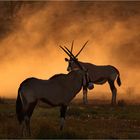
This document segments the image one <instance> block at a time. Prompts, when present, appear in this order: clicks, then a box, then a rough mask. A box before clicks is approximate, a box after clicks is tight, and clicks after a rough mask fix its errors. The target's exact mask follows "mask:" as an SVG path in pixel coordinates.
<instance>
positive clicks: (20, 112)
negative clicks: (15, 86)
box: [16, 90, 24, 124]
mask: <svg viewBox="0 0 140 140" xmlns="http://www.w3.org/2000/svg"><path fill="white" fill-rule="evenodd" d="M16 114H17V119H18V121H19V123H20V124H21V123H22V121H23V118H24V114H23V110H22V102H21V98H20V95H19V90H18V96H17V100H16Z"/></svg>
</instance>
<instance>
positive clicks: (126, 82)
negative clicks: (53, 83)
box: [0, 1, 140, 97]
mask: <svg viewBox="0 0 140 140" xmlns="http://www.w3.org/2000/svg"><path fill="white" fill-rule="evenodd" d="M0 31H1V32H0V77H1V78H0V96H4V97H16V95H17V89H18V86H19V84H20V83H21V82H22V81H23V80H24V79H26V78H28V77H33V76H34V77H38V78H43V79H48V78H49V77H51V76H52V75H54V74H56V73H67V71H66V67H67V64H66V62H65V61H64V58H65V57H66V55H65V54H64V52H62V50H60V48H59V47H58V46H59V45H62V46H63V45H66V46H68V47H70V46H71V42H72V40H75V44H74V53H76V52H77V51H78V50H79V49H80V48H81V46H82V45H83V44H84V43H85V42H86V41H87V40H89V43H88V45H87V46H86V48H85V49H84V50H83V52H82V53H81V54H80V56H79V60H81V61H87V62H91V63H94V64H97V65H101V64H102V65H108V64H110V65H114V66H116V67H117V68H118V69H119V70H120V73H121V79H122V86H121V87H120V88H118V92H119V94H124V95H125V96H127V92H128V91H133V93H132V97H134V96H135V97H137V96H138V95H139V87H140V84H139V79H140V73H139V68H140V59H139V56H140V2H78V1H77V2H0ZM92 92H94V93H95V94H94V96H99V94H96V92H110V90H109V88H108V85H107V84H106V85H104V86H95V90H94V91H92ZM102 96H110V94H103V95H102ZM129 97H130V95H129Z"/></svg>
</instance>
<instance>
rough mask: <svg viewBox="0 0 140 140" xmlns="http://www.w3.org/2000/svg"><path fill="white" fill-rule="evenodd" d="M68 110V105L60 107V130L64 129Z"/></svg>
mask: <svg viewBox="0 0 140 140" xmlns="http://www.w3.org/2000/svg"><path fill="white" fill-rule="evenodd" d="M66 111H67V106H66V105H61V108H60V117H61V122H60V130H62V129H63V126H64V120H65V116H66Z"/></svg>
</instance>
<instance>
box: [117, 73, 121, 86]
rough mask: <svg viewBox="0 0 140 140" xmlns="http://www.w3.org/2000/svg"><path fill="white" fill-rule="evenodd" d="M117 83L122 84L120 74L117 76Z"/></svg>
mask: <svg viewBox="0 0 140 140" xmlns="http://www.w3.org/2000/svg"><path fill="white" fill-rule="evenodd" d="M117 83H118V85H119V86H121V79H120V76H119V75H118V77H117Z"/></svg>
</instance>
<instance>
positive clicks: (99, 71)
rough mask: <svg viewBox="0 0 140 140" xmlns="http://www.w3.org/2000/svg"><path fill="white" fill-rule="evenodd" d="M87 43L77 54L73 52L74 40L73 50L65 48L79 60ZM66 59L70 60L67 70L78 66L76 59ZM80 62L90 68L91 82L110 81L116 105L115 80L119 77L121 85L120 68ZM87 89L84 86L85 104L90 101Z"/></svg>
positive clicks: (118, 82) (113, 103)
mask: <svg viewBox="0 0 140 140" xmlns="http://www.w3.org/2000/svg"><path fill="white" fill-rule="evenodd" d="M87 43H88V41H87V42H86V43H85V44H84V45H83V47H82V48H81V49H80V51H79V52H78V53H77V54H76V55H73V54H72V51H73V44H74V41H73V42H72V45H71V50H68V49H67V48H66V47H65V48H66V49H67V51H68V52H71V55H72V56H73V57H74V58H75V59H77V61H78V58H77V57H78V55H79V54H80V53H81V51H82V50H83V49H84V47H85V46H86V44H87ZM65 61H66V62H68V67H67V71H71V70H74V69H77V68H78V67H77V65H76V63H75V61H73V59H71V58H69V59H68V58H65ZM77 61H76V62H77ZM78 62H79V64H80V65H81V66H83V67H84V68H86V69H87V70H88V74H89V77H90V80H91V82H93V83H94V84H99V85H102V84H104V83H106V82H108V83H109V86H110V89H111V92H112V100H111V104H112V105H115V104H116V96H117V89H116V87H115V84H114V82H115V80H116V79H117V84H118V85H119V86H121V79H120V73H119V71H118V69H117V68H115V67H114V66H111V65H95V64H91V63H87V62H81V61H78ZM87 91H88V90H87V88H86V87H83V102H84V104H87V103H88V100H87Z"/></svg>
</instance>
